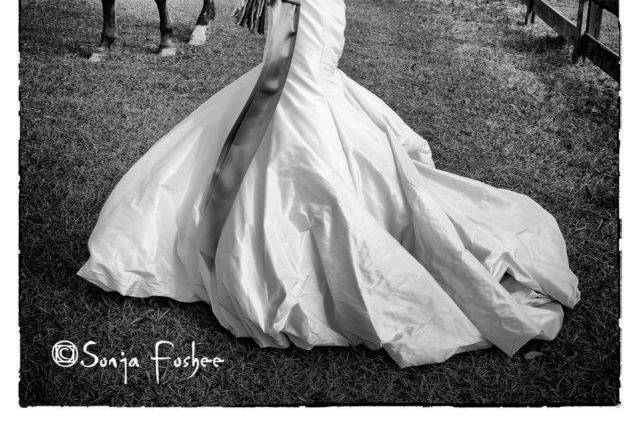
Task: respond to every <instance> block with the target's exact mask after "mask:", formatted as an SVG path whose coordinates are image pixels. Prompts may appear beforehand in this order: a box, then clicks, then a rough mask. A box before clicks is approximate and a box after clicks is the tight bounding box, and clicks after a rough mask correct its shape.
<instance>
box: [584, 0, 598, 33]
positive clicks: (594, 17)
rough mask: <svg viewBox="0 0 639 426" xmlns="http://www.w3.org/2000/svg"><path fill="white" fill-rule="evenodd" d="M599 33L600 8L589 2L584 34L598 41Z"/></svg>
mask: <svg viewBox="0 0 639 426" xmlns="http://www.w3.org/2000/svg"><path fill="white" fill-rule="evenodd" d="M600 32H601V7H600V6H599V5H598V4H597V3H595V2H593V1H590V2H589V5H588V20H587V22H586V33H588V34H589V35H590V36H591V37H592V38H594V39H598V38H599V34H600Z"/></svg>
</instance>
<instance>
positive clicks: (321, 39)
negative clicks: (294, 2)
mask: <svg viewBox="0 0 639 426" xmlns="http://www.w3.org/2000/svg"><path fill="white" fill-rule="evenodd" d="M301 3H302V5H301V10H300V22H299V29H298V34H297V41H296V45H295V54H294V55H293V63H292V66H291V70H290V72H291V73H293V74H295V73H298V72H302V73H306V74H310V75H312V76H315V77H320V78H322V79H326V78H328V79H330V78H331V76H332V75H333V74H334V73H335V71H336V70H337V66H338V62H339V59H340V57H341V56H342V51H343V48H344V29H345V27H346V16H345V5H344V0H302V2H301Z"/></svg>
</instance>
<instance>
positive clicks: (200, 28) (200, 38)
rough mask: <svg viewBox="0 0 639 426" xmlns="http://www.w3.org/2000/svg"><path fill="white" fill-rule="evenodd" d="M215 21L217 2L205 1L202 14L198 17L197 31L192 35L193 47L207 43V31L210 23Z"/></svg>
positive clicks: (191, 42) (191, 43)
mask: <svg viewBox="0 0 639 426" xmlns="http://www.w3.org/2000/svg"><path fill="white" fill-rule="evenodd" d="M214 19H215V2H214V1H213V0H203V4H202V12H200V16H198V17H197V22H196V23H195V29H194V30H193V32H192V33H191V40H189V44H190V45H191V46H201V45H203V44H204V42H206V29H207V28H208V26H209V22H210V21H212V20H214Z"/></svg>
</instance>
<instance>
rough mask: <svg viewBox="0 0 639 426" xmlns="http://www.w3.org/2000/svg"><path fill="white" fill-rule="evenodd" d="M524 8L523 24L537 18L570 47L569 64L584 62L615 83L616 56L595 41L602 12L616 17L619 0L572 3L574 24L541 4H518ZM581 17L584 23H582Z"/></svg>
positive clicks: (534, 1)
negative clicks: (597, 68) (608, 76)
mask: <svg viewBox="0 0 639 426" xmlns="http://www.w3.org/2000/svg"><path fill="white" fill-rule="evenodd" d="M521 1H522V3H524V4H525V5H526V6H527V9H526V15H525V17H524V23H525V24H527V23H528V21H529V20H530V22H531V23H534V22H535V15H538V16H539V17H540V18H541V19H542V20H543V21H544V22H545V23H546V24H548V25H549V26H550V27H551V28H552V29H553V30H555V31H556V32H557V34H559V35H560V36H561V37H562V38H564V39H565V40H566V41H568V42H569V43H571V44H572V45H573V55H572V57H573V62H576V61H577V60H578V59H579V58H582V57H583V58H588V59H590V61H591V62H592V63H593V64H595V65H596V66H598V67H599V68H601V69H602V70H603V71H604V72H606V73H607V74H608V75H610V76H611V77H612V78H614V79H615V80H617V81H619V54H618V53H617V52H615V51H613V50H612V49H610V48H609V47H608V46H606V45H605V44H603V43H602V42H601V41H600V40H599V36H600V33H601V17H602V10H606V11H608V12H610V13H612V14H614V15H615V16H617V17H618V16H619V0H575V1H577V2H578V9H577V22H573V21H572V20H570V19H568V18H567V17H566V16H564V15H563V14H562V13H561V12H560V11H558V10H557V9H555V8H553V7H552V6H551V5H549V4H548V3H547V2H546V1H544V0H521ZM584 15H585V16H586V19H585V20H584Z"/></svg>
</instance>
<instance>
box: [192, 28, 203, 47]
mask: <svg viewBox="0 0 639 426" xmlns="http://www.w3.org/2000/svg"><path fill="white" fill-rule="evenodd" d="M204 43H206V25H197V26H196V27H195V29H193V32H192V33H191V39H190V40H189V44H190V45H191V46H202V45H203V44H204Z"/></svg>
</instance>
